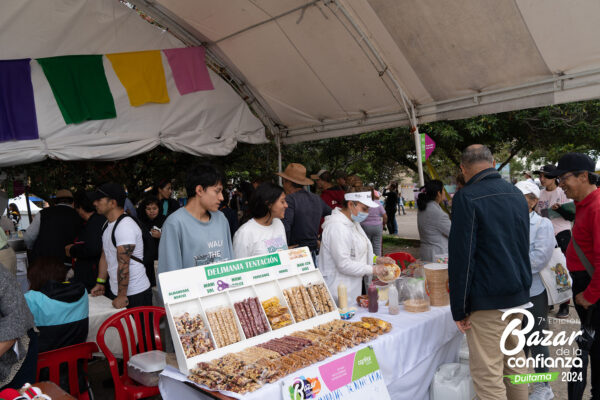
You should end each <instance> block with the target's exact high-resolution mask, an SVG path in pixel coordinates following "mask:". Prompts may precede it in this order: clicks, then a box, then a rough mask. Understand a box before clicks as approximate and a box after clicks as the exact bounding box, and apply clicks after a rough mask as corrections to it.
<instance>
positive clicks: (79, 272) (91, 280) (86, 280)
mask: <svg viewBox="0 0 600 400" xmlns="http://www.w3.org/2000/svg"><path fill="white" fill-rule="evenodd" d="M75 211H77V214H79V216H80V217H81V218H82V219H83V221H84V225H83V228H82V229H81V232H80V233H79V235H78V236H77V239H76V241H75V243H70V244H68V245H66V246H65V254H66V255H67V256H68V257H72V258H73V271H74V272H75V276H74V277H73V281H76V282H81V283H83V284H84V285H85V288H86V289H87V291H88V292H90V291H91V290H92V288H93V287H94V286H96V278H97V277H98V262H99V261H100V256H101V255H102V227H103V226H104V223H105V222H106V217H105V216H104V215H100V214H98V213H96V207H94V205H93V204H92V201H91V200H90V199H89V198H88V196H87V195H86V193H85V192H83V191H80V192H78V193H77V194H76V195H75Z"/></svg>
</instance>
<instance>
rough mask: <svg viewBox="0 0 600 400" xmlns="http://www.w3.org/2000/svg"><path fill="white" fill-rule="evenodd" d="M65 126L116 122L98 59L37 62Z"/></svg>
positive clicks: (75, 57)
mask: <svg viewBox="0 0 600 400" xmlns="http://www.w3.org/2000/svg"><path fill="white" fill-rule="evenodd" d="M37 61H38V62H39V63H40V65H41V66H42V69H43V70H44V74H45V75H46V79H48V82H49V83H50V87H51V88H52V93H54V97H55V98H56V102H57V103H58V107H59V108H60V112H61V113H62V115H63V118H64V119H65V122H66V123H67V124H77V123H80V122H83V121H87V120H95V119H109V118H115V117H116V116H117V112H116V110H115V102H114V100H113V97H112V94H111V93H110V88H109V87H108V81H107V80H106V75H105V73H104V66H103V65H102V56H101V55H82V56H60V57H48V58H38V59H37Z"/></svg>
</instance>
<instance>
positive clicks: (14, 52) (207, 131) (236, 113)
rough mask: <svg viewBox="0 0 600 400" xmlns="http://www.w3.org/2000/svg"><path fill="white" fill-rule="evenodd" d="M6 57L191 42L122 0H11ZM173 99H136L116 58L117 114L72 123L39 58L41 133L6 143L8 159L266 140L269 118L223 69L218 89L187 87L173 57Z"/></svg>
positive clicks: (109, 156) (111, 79)
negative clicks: (182, 90)
mask: <svg viewBox="0 0 600 400" xmlns="http://www.w3.org/2000/svg"><path fill="white" fill-rule="evenodd" d="M0 32H1V34H0V60H7V59H19V58H32V59H35V58H41V57H50V56H60V55H75V54H109V53H118V52H127V51H141V50H159V49H168V48H175V47H184V44H183V43H182V42H181V41H180V40H178V39H177V38H175V37H174V36H172V35H170V34H169V33H167V32H165V31H164V30H163V29H161V28H158V27H157V26H155V25H151V24H149V23H147V22H146V21H144V20H143V19H142V18H140V16H139V15H138V14H137V12H135V11H134V10H132V9H130V8H128V7H126V6H124V5H123V4H121V3H119V2H118V1H117V0H79V1H71V0H3V1H2V2H1V4H0ZM162 56H163V66H164V69H165V76H166V82H167V89H168V92H169V97H170V103H168V104H145V105H143V106H140V107H132V106H131V105H130V104H129V98H128V96H127V92H126V91H125V88H124V87H123V85H122V84H121V83H120V81H119V79H118V78H117V76H116V74H115V72H114V70H113V68H112V66H111V64H110V62H109V61H108V60H107V58H106V57H103V62H104V70H105V73H106V77H107V80H108V83H109V87H110V90H111V93H112V95H113V98H114V101H115V107H116V110H117V118H115V119H108V120H102V121H87V122H84V123H80V124H73V125H66V124H65V122H64V119H63V117H62V115H61V113H60V110H59V108H58V105H57V103H56V100H55V98H54V96H53V94H52V91H51V89H50V85H49V84H48V81H47V80H46V77H45V76H44V73H43V71H42V69H41V67H40V65H39V64H38V63H37V62H36V61H35V60H32V61H31V77H32V83H33V89H34V98H35V106H36V114H37V121H38V129H39V135H40V139H39V140H23V141H14V142H4V143H1V144H0V166H7V165H16V164H25V163H31V162H35V161H40V160H43V159H44V158H46V157H51V158H59V159H63V160H82V159H100V160H116V159H122V158H126V157H130V156H133V155H136V154H140V153H142V152H145V151H148V150H151V149H153V148H154V147H156V146H158V145H164V146H166V147H168V148H170V149H172V150H175V151H182V152H187V153H191V154H196V155H226V154H229V153H230V152H231V151H232V150H233V149H234V148H235V146H236V144H237V142H238V141H241V142H246V143H264V142H266V137H265V133H264V126H263V125H262V124H261V122H260V121H259V120H258V119H257V118H256V117H255V116H254V115H253V114H252V112H251V111H250V109H249V108H248V106H247V104H246V103H245V102H244V101H243V100H242V99H241V98H240V97H239V96H238V94H237V93H236V92H235V91H234V90H233V88H232V87H231V86H230V85H228V84H227V83H226V82H225V81H224V80H223V79H222V78H221V77H219V76H218V75H217V74H215V73H214V72H212V71H210V73H211V79H212V82H213V85H214V87H215V90H212V91H201V92H195V93H191V94H187V95H184V96H181V95H179V92H178V91H177V89H176V87H175V82H174V79H173V75H172V73H171V70H170V67H169V64H168V62H167V61H166V58H165V57H164V54H162Z"/></svg>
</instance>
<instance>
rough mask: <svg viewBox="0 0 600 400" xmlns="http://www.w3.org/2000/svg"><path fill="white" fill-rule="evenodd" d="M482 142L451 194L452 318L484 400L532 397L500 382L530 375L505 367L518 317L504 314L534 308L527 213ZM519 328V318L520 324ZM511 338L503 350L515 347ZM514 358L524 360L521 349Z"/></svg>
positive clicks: (469, 152) (466, 159)
mask: <svg viewBox="0 0 600 400" xmlns="http://www.w3.org/2000/svg"><path fill="white" fill-rule="evenodd" d="M494 166H495V163H494V159H493V156H492V153H491V152H490V150H489V149H488V148H487V147H485V146H483V145H472V146H469V147H467V148H466V149H465V151H464V152H463V155H462V159H461V166H460V167H461V170H462V172H463V174H464V176H465V181H466V185H465V187H463V188H462V189H461V190H460V191H459V192H458V193H457V194H456V195H455V196H454V198H453V200H452V203H453V207H452V228H451V230H450V238H449V242H448V250H449V263H448V275H449V285H450V306H451V310H452V317H453V318H454V320H455V321H456V325H457V326H458V329H460V330H461V331H462V332H466V334H467V342H468V344H469V355H470V356H469V357H470V360H469V361H470V366H471V375H472V377H473V384H474V386H475V392H476V393H477V395H478V396H479V398H480V399H481V400H488V399H490V400H491V399H494V400H496V399H506V398H508V399H527V397H528V393H527V385H515V384H511V383H510V382H509V381H508V379H505V380H504V382H503V375H514V374H523V373H527V370H526V369H525V368H516V367H514V366H513V367H511V366H509V365H508V363H507V361H508V357H507V356H506V355H505V354H503V353H502V351H501V350H500V341H501V338H502V334H503V332H504V330H505V328H506V327H507V326H508V324H509V323H510V322H511V321H512V320H514V319H515V318H518V319H521V318H522V316H521V314H517V315H515V314H512V315H511V316H509V317H508V318H506V319H505V320H502V315H503V312H504V311H505V310H507V309H511V308H527V307H528V306H529V304H528V303H529V287H530V286H531V266H530V262H529V213H528V206H527V202H526V201H525V197H524V196H523V194H522V193H521V192H520V191H519V189H517V188H516V187H514V186H513V185H511V184H510V183H508V182H506V181H504V180H503V179H502V177H501V176H500V174H499V173H498V172H497V171H496V170H495V168H494ZM519 326H520V323H519ZM517 342H518V340H517V338H516V336H515V335H513V334H511V335H508V338H507V340H506V343H505V344H506V349H509V350H510V349H514V348H515V347H516V345H517ZM514 357H516V358H521V357H524V353H523V350H521V351H520V352H519V353H517V354H516V355H515V356H514Z"/></svg>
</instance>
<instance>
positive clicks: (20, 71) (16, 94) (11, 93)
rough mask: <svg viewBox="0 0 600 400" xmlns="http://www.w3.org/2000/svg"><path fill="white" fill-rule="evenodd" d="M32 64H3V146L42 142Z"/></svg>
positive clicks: (0, 107)
mask: <svg viewBox="0 0 600 400" xmlns="http://www.w3.org/2000/svg"><path fill="white" fill-rule="evenodd" d="M29 61H30V59H29V58H25V59H22V60H4V61H0V142H6V141H9V140H32V139H39V135H38V127H37V118H36V115H35V103H34V101H33V85H32V84H31V67H30V65H29Z"/></svg>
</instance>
